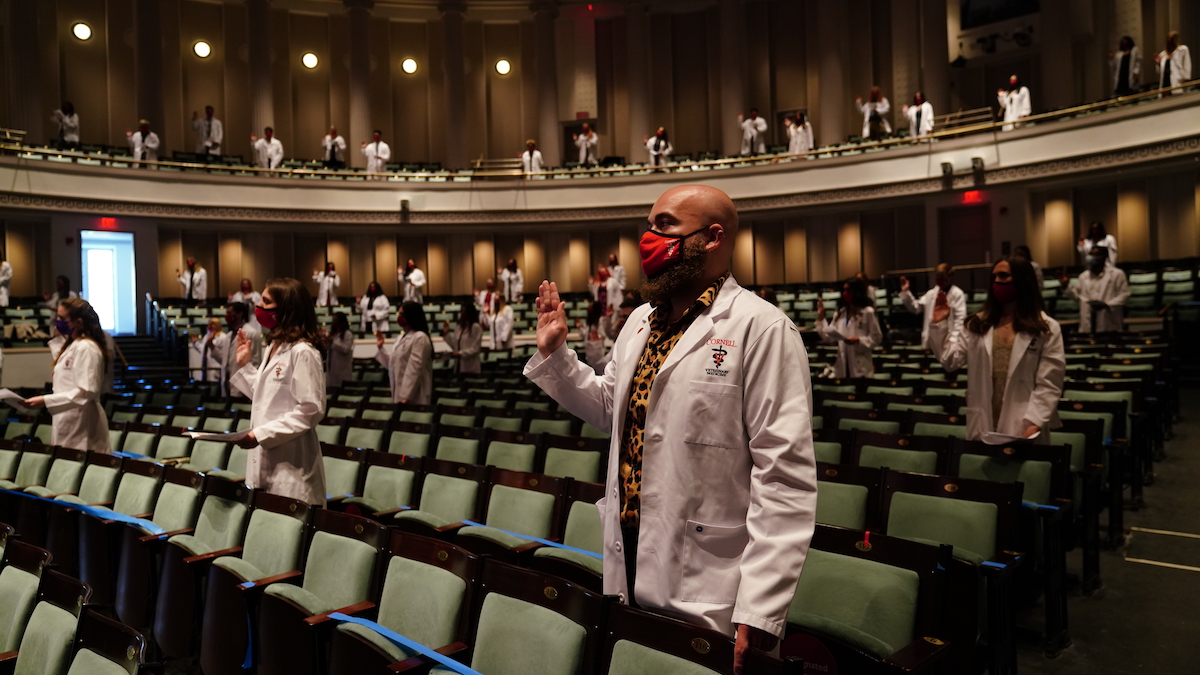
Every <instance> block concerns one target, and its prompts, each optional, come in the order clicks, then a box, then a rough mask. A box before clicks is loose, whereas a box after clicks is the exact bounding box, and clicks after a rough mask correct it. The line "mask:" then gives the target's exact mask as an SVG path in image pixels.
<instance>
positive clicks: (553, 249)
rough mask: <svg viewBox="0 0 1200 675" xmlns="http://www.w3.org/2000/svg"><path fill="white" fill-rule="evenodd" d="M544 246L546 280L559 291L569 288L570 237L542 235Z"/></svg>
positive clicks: (557, 232)
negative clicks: (553, 284)
mask: <svg viewBox="0 0 1200 675" xmlns="http://www.w3.org/2000/svg"><path fill="white" fill-rule="evenodd" d="M543 241H544V242H545V244H546V278H547V279H549V280H550V281H553V282H554V283H555V284H557V285H558V289H559V290H560V291H564V292H566V291H569V290H570V288H571V235H569V234H567V233H566V232H560V231H555V232H547V233H546V234H545V235H543Z"/></svg>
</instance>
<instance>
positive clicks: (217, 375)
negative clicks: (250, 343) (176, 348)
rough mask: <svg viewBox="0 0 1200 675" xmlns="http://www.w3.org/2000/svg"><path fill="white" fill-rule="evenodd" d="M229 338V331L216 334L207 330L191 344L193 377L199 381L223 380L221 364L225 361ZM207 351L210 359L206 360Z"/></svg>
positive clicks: (190, 355)
mask: <svg viewBox="0 0 1200 675" xmlns="http://www.w3.org/2000/svg"><path fill="white" fill-rule="evenodd" d="M228 340H229V333H225V332H221V333H219V334H217V335H216V336H214V335H213V334H212V333H209V332H205V333H204V335H201V336H200V339H199V340H196V341H195V342H193V343H192V344H191V347H190V349H189V350H188V367H189V368H191V369H192V379H193V380H195V381H197V382H220V381H221V364H222V363H223V362H224V359H223V356H224V353H225V352H226V351H228V350H227V348H226V346H225V342H226V341H228ZM205 351H207V352H208V354H207V356H208V361H207V362H205Z"/></svg>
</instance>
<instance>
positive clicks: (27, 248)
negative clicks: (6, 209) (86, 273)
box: [4, 220, 79, 297]
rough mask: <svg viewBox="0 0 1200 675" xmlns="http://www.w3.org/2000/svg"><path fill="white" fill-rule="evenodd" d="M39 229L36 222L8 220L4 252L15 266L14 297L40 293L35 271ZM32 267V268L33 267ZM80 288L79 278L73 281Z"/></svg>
mask: <svg viewBox="0 0 1200 675" xmlns="http://www.w3.org/2000/svg"><path fill="white" fill-rule="evenodd" d="M37 229H39V226H38V225H35V224H34V223H23V222H13V221H11V220H10V221H8V222H6V223H5V227H4V231H5V237H4V240H5V242H4V254H5V256H6V258H5V259H6V260H8V261H9V264H10V265H12V266H13V278H12V281H11V282H10V284H9V293H10V295H11V296H12V297H20V296H30V295H34V296H36V295H39V294H40V290H39V289H38V283H37V275H36V274H34V273H33V269H36V267H37V265H36V263H35V261H36V260H37V259H38V251H37V243H36V240H35V234H34V233H35V231H36V230H37ZM31 268H32V269H31ZM72 283H73V285H75V286H76V288H78V286H79V284H78V280H75V281H73V282H72Z"/></svg>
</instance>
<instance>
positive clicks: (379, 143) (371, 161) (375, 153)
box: [362, 129, 392, 180]
mask: <svg viewBox="0 0 1200 675" xmlns="http://www.w3.org/2000/svg"><path fill="white" fill-rule="evenodd" d="M362 154H363V157H366V158H367V173H383V172H385V171H387V163H388V160H389V159H391V158H392V148H391V146H389V145H388V144H387V143H384V142H383V132H382V131H380V130H379V129H376V130H375V133H374V134H373V135H372V140H371V142H370V143H367V142H366V141H363V144H362ZM382 179H383V176H373V177H372V180H382Z"/></svg>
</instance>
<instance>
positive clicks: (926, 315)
mask: <svg viewBox="0 0 1200 675" xmlns="http://www.w3.org/2000/svg"><path fill="white" fill-rule="evenodd" d="M938 290H939V289H938V287H937V286H934V287H933V288H931V289H929V290H927V291H925V295H922V296H921V299H920V300H919V301H918V300H915V299H914V298H913V294H912V291H900V302H902V303H904V309H907V310H908V311H910V312H912V313H913V314H920V315H922V316H921V347H922V348H924V349H929V348H930V347H929V320H930V319H931V318H933V306H934V305H936V304H937V295H938ZM946 304H948V305H950V318H949V319H947V320H948V321H949V322H950V335H952V336H953V335H958V333H959V331H961V330H962V323H963V321H965V320H966V318H967V294H966V293H964V292H963V289H961V288H959V287H958V286H955V285H953V284H951V285H950V290H948V291H946Z"/></svg>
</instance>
